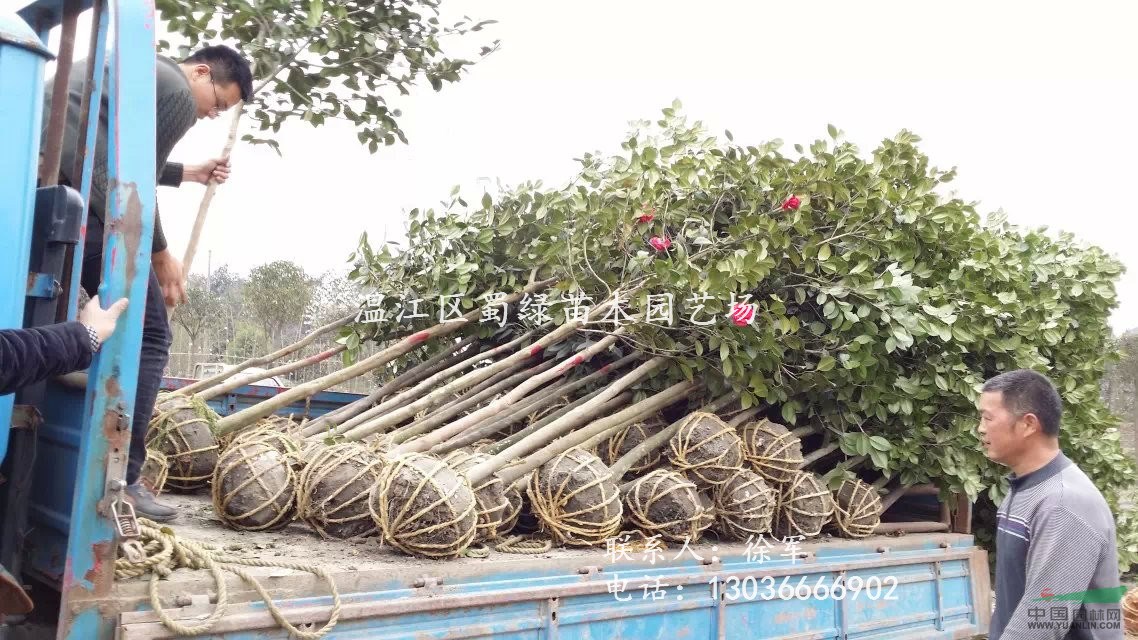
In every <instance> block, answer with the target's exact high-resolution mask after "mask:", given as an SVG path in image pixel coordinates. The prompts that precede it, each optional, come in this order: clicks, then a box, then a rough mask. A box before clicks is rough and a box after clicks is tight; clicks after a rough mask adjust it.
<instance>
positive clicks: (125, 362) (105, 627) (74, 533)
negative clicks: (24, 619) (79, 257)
mask: <svg viewBox="0 0 1138 640" xmlns="http://www.w3.org/2000/svg"><path fill="white" fill-rule="evenodd" d="M68 1H70V2H74V0H68ZM111 15H112V18H113V20H114V23H115V24H114V32H115V34H116V37H115V42H114V46H113V47H112V52H111V65H110V90H109V92H108V95H109V108H110V112H109V114H108V116H109V118H108V121H109V132H108V133H109V135H108V145H107V150H108V161H107V176H108V181H107V184H108V192H109V195H108V207H107V219H106V225H105V226H106V230H107V231H106V239H105V242H104V247H103V265H102V272H103V273H102V284H101V286H100V288H99V295H100V299H101V300H104V301H106V303H110V302H112V301H114V300H117V299H119V298H123V297H126V298H129V299H130V300H131V302H132V304H130V305H129V306H128V307H127V310H126V312H125V313H124V315H123V316H122V317H121V318H120V320H119V325H118V330H116V331H115V333H114V335H113V336H111V338H109V339H108V340H107V341H106V342H105V343H104V344H103V347H102V349H101V350H100V352H99V354H98V355H97V356H96V358H95V361H94V362H93V363H92V365H91V368H90V371H89V376H88V389H87V402H86V408H85V425H84V429H83V432H82V440H81V441H80V446H79V466H78V469H77V471H76V484H75V497H74V501H73V507H72V510H71V522H70V528H69V531H68V555H67V566H66V570H65V571H64V576H63V600H62V602H61V605H60V618H59V629H60V635H59V637H60V638H67V639H69V640H72V639H73V640H79V639H82V640H92V639H99V640H101V639H103V638H110V637H112V636H113V624H111V621H110V620H107V619H105V618H104V616H103V613H102V611H100V609H99V606H98V605H99V603H100V600H105V599H106V598H107V597H108V595H109V594H110V592H111V590H112V587H113V584H114V559H115V553H116V548H117V540H116V538H115V530H114V524H113V523H112V522H111V520H110V518H109V515H110V509H109V507H110V502H111V501H113V500H114V499H115V497H116V496H117V494H116V492H115V491H114V489H116V488H119V487H120V486H121V485H117V484H116V481H118V482H121V480H122V478H123V476H124V474H125V472H126V462H127V456H128V452H129V448H130V431H131V415H132V412H133V410H134V390H135V387H136V386H137V383H138V361H139V353H140V350H141V346H142V319H143V315H144V311H145V305H144V304H142V301H144V300H145V299H146V289H147V286H148V283H149V274H150V252H149V247H150V245H151V237H152V231H153V222H154V193H155V191H154V188H155V174H154V154H153V150H154V148H155V112H154V104H155V97H154V96H155V75H154V69H155V57H154V5H153V2H152V1H151V0H117V1H116V10H115V11H113V12H112V14H111ZM126 124H129V126H121V125H126ZM143 248H145V250H143ZM120 490H121V489H120Z"/></svg>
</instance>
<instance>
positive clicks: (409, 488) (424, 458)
mask: <svg viewBox="0 0 1138 640" xmlns="http://www.w3.org/2000/svg"><path fill="white" fill-rule="evenodd" d="M368 502H369V504H370V509H371V515H372V518H373V519H374V520H375V522H376V523H377V524H378V525H379V527H380V530H382V531H383V537H384V540H386V541H387V542H389V543H390V544H391V545H392V546H394V547H396V548H397V549H399V550H401V551H403V552H405V553H409V554H411V555H415V556H425V557H428V558H456V557H458V556H460V555H462V552H463V551H466V548H467V547H469V546H470V543H471V542H473V541H474V537H475V535H476V534H477V522H478V516H477V508H476V505H477V499H476V498H475V497H474V491H473V490H472V489H471V488H470V482H469V481H468V480H467V479H466V476H464V475H461V474H459V473H457V472H456V471H455V470H454V469H452V468H451V467H450V466H449V465H447V463H446V461H444V460H442V459H441V458H439V457H437V456H433V455H430V454H425V453H409V454H406V455H400V456H398V457H396V458H394V459H393V460H391V461H390V462H389V463H388V464H387V465H385V466H384V468H383V470H382V471H381V472H380V476H379V483H378V484H376V486H375V488H374V489H373V490H372V493H371V496H370V497H369V500H368Z"/></svg>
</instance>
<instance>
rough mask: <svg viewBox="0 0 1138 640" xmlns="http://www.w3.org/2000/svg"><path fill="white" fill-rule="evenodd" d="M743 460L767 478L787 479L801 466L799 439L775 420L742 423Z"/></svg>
mask: <svg viewBox="0 0 1138 640" xmlns="http://www.w3.org/2000/svg"><path fill="white" fill-rule="evenodd" d="M742 440H743V452H744V454H745V455H746V457H747V462H749V463H751V467H752V468H754V470H755V471H757V472H758V473H759V475H761V476H762V477H763V478H765V479H766V480H768V481H770V482H777V483H783V482H790V480H791V479H792V478H793V477H794V474H796V473H798V471H799V470H800V469H802V462H803V459H802V441H801V440H799V439H798V436H795V435H793V434H792V433H790V430H789V429H787V428H786V427H784V426H783V425H781V424H778V423H777V422H771V421H770V420H766V419H763V420H759V421H758V422H751V423H749V424H747V425H746V426H745V427H743V438H742Z"/></svg>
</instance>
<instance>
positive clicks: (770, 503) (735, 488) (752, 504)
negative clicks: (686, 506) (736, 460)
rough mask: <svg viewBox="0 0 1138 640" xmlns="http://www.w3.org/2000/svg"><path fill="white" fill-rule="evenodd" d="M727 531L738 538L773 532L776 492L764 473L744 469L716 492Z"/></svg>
mask: <svg viewBox="0 0 1138 640" xmlns="http://www.w3.org/2000/svg"><path fill="white" fill-rule="evenodd" d="M715 503H716V507H717V509H718V511H717V514H718V516H719V521H720V522H721V523H722V525H723V533H724V534H725V535H727V536H729V537H731V538H734V539H736V540H747V539H748V537H750V536H753V535H762V534H764V533H769V532H770V530H771V523H772V521H773V519H774V511H775V495H774V490H772V489H771V488H770V487H769V486H767V483H766V481H765V480H763V478H762V476H760V475H759V474H757V473H755V472H754V471H751V470H749V469H740V470H739V471H737V472H735V475H733V476H731V478H730V479H728V480H727V482H726V483H725V484H724V485H723V486H722V487H720V488H719V489H718V491H717V492H716V496H715Z"/></svg>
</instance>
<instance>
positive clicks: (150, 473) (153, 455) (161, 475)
mask: <svg viewBox="0 0 1138 640" xmlns="http://www.w3.org/2000/svg"><path fill="white" fill-rule="evenodd" d="M169 465H170V463H169V461H167V460H166V454H164V453H162V452H161V451H159V450H157V449H151V448H149V447H147V448H146V458H145V459H144V460H143V461H142V469H141V470H140V471H139V476H140V477H141V478H142V480H143V481H144V482H145V483H146V486H148V487H150V490H151V491H153V492H154V494H155V495H158V494H160V493H162V490H163V489H165V488H166V478H167V477H168V476H169V473H170V466H169Z"/></svg>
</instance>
